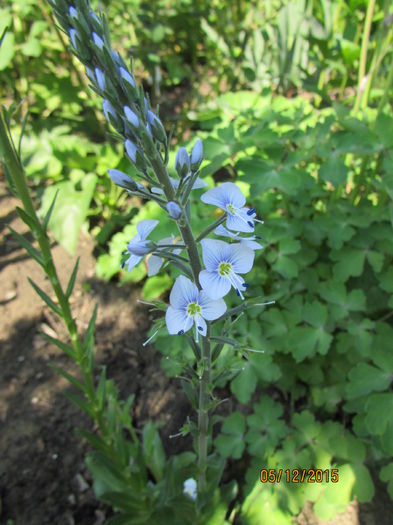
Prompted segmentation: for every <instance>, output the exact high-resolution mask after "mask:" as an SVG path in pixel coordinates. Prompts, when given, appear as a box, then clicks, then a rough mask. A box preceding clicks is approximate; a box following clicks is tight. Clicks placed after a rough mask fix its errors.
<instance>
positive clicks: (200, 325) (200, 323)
mask: <svg viewBox="0 0 393 525" xmlns="http://www.w3.org/2000/svg"><path fill="white" fill-rule="evenodd" d="M194 322H195V325H196V329H197V331H198V334H201V335H203V336H205V335H206V332H207V324H206V321H205V320H204V318H203V317H202V316H201V315H199V314H197V315H196V316H195V317H194Z"/></svg>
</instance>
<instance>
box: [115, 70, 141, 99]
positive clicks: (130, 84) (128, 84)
mask: <svg viewBox="0 0 393 525" xmlns="http://www.w3.org/2000/svg"><path fill="white" fill-rule="evenodd" d="M119 72H120V76H121V80H122V82H123V86H124V89H125V90H126V92H127V93H130V95H131V98H132V99H133V100H137V98H138V97H139V93H138V89H137V87H136V84H135V80H134V79H133V77H132V76H131V75H130V73H129V72H128V71H127V70H126V69H124V67H121V68H120V69H119Z"/></svg>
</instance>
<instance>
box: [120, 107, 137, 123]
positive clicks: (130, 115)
mask: <svg viewBox="0 0 393 525" xmlns="http://www.w3.org/2000/svg"><path fill="white" fill-rule="evenodd" d="M123 110H124V115H125V116H126V119H127V121H128V122H129V124H131V127H133V128H139V118H138V115H137V114H136V113H135V112H134V111H132V109H131V108H129V107H128V106H124V108H123Z"/></svg>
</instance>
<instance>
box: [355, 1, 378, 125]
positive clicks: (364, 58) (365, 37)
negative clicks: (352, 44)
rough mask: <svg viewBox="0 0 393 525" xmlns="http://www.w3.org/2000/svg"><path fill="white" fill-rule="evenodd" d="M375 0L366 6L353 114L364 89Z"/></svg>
mask: <svg viewBox="0 0 393 525" xmlns="http://www.w3.org/2000/svg"><path fill="white" fill-rule="evenodd" d="M374 7H375V0H369V2H368V6H367V13H366V20H365V23H364V30H363V39H362V48H361V51H360V64H359V75H358V89H357V94H356V101H355V105H354V108H353V113H354V115H356V114H357V112H358V111H359V107H360V103H361V100H362V94H363V91H364V88H363V81H364V76H365V74H366V62H367V48H368V43H369V40H370V30H371V23H372V19H373V15H374Z"/></svg>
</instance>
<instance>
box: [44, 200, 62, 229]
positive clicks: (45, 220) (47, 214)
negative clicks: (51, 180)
mask: <svg viewBox="0 0 393 525" xmlns="http://www.w3.org/2000/svg"><path fill="white" fill-rule="evenodd" d="M58 194H59V190H56V193H55V196H54V197H53V200H52V203H51V205H50V206H49V209H48V211H47V212H46V214H45V217H44V220H43V221H42V227H43V229H44V231H46V230H47V229H48V224H49V221H50V218H51V215H52V212H53V208H54V207H55V203H56V199H57V196H58Z"/></svg>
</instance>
